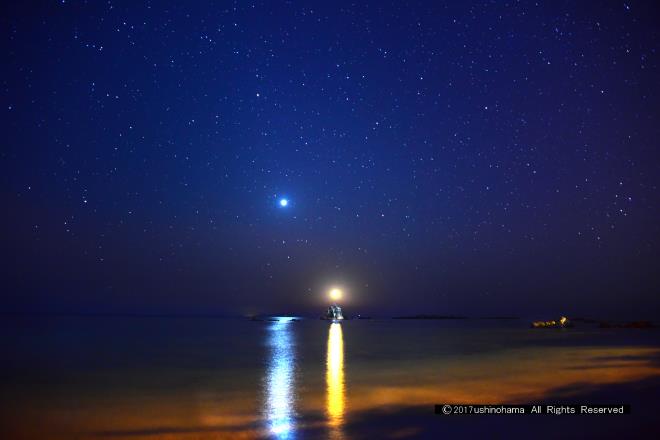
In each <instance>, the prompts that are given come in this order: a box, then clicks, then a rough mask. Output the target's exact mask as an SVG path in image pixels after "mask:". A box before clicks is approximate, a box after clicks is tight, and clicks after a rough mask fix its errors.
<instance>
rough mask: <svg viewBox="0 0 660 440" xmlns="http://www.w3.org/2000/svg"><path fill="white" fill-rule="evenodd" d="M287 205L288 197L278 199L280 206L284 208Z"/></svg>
mask: <svg viewBox="0 0 660 440" xmlns="http://www.w3.org/2000/svg"><path fill="white" fill-rule="evenodd" d="M288 205H289V200H288V199H284V198H283V199H280V206H281V207H282V208H286V207H287V206H288Z"/></svg>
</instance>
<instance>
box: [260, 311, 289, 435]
mask: <svg viewBox="0 0 660 440" xmlns="http://www.w3.org/2000/svg"><path fill="white" fill-rule="evenodd" d="M292 321H293V318H288V317H281V318H278V320H277V321H275V322H272V323H271V324H270V326H269V327H268V332H269V338H268V347H269V349H270V353H269V358H268V372H267V376H266V408H265V412H266V414H265V415H266V419H267V421H268V431H269V434H270V435H272V436H273V437H275V438H279V439H292V438H295V407H294V406H295V397H296V396H295V361H296V359H295V341H294V339H293V334H292V333H293V331H292V329H291V325H292Z"/></svg>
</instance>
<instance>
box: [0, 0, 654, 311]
mask: <svg viewBox="0 0 660 440" xmlns="http://www.w3.org/2000/svg"><path fill="white" fill-rule="evenodd" d="M139 3H142V2H137V1H127V2H114V1H105V2H101V1H99V2H96V1H90V2H79V1H59V2H58V1H51V2H39V3H31V2H29V1H24V2H5V3H4V4H3V5H2V7H1V8H2V14H1V17H2V18H1V23H2V26H1V27H0V28H1V29H2V40H1V41H2V43H1V44H2V68H1V70H0V79H1V91H0V104H1V108H0V112H1V114H2V134H3V141H2V150H1V155H0V171H1V173H0V178H1V183H2V186H1V202H2V210H3V215H2V219H1V230H2V234H1V242H0V244H1V246H2V261H1V266H2V287H1V289H2V292H3V293H2V298H3V299H2V304H1V308H2V309H3V310H4V311H8V312H21V313H23V312H39V313H44V312H56V313H68V312H74V313H182V314H188V313H210V314H225V315H239V314H252V313H307V314H311V315H317V314H319V313H320V312H321V310H322V309H323V306H324V304H327V299H326V297H325V291H326V290H327V288H329V287H330V286H333V285H337V286H341V287H343V288H344V289H345V290H346V299H345V301H344V303H343V305H344V306H345V307H344V308H345V309H346V310H347V312H348V313H349V314H351V313H363V314H373V315H378V314H400V313H438V314H462V315H470V316H480V315H523V316H529V315H541V316H542V317H554V314H557V313H566V314H569V316H574V315H587V316H595V317H600V316H611V315H617V314H620V315H623V314H627V315H630V316H634V317H640V318H642V317H651V318H653V317H656V316H657V312H658V309H660V307H659V304H658V302H659V299H658V294H659V293H660V292H659V288H660V221H659V220H660V206H659V202H660V191H659V188H658V185H659V184H660V151H659V148H658V140H659V139H660V119H659V116H660V112H659V111H660V96H659V94H660V81H659V80H660V75H659V66H658V64H659V57H658V48H659V43H660V35H659V30H660V28H659V27H658V23H659V22H660V7H658V6H656V4H655V2H654V1H648V2H638V1H628V2H622V1H594V2H587V1H584V2H576V1H556V0H552V1H546V2H518V1H508V2H506V1H487V2H475V3H472V4H470V3H469V2H467V1H456V2H449V3H447V4H445V5H442V4H441V2H435V1H434V2H403V1H402V2H399V1H395V2H381V1H376V2H355V3H344V4H341V3H340V2H334V1H321V2H276V1H263V2H226V3H222V2H219V3H215V2H213V3H212V2H202V1H199V2H197V1H195V2H179V1H177V2H170V1H154V2H146V3H142V4H139ZM282 198H285V199H286V200H288V204H287V206H282V205H281V204H280V200H281V199H282Z"/></svg>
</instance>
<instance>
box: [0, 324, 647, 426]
mask: <svg viewBox="0 0 660 440" xmlns="http://www.w3.org/2000/svg"><path fill="white" fill-rule="evenodd" d="M528 325H529V323H528V322H527V321H525V320H394V319H373V320H349V321H344V322H342V323H341V324H338V323H335V324H333V323H330V322H327V321H322V320H317V319H300V320H294V319H290V318H285V317H282V318H279V319H277V320H275V321H250V320H247V319H238V318H237V319H219V318H173V317H49V318H44V317H39V318H35V317H9V318H7V317H5V318H3V319H2V320H1V321H0V331H1V334H2V337H1V339H0V340H2V341H3V347H2V350H1V358H0V362H1V364H0V381H1V383H2V388H1V390H0V391H1V394H0V438H2V439H222V438H276V439H294V438H332V439H353V438H369V439H371V438H440V437H459V438H472V437H477V436H482V437H484V438H502V437H507V438H511V437H512V436H513V437H514V438H515V437H517V436H526V437H534V438H559V437H562V438H567V437H568V438H615V437H618V438H636V437H639V438H644V437H651V438H653V437H655V438H658V436H657V434H658V433H660V423H659V422H658V420H660V400H658V399H660V331H659V330H658V329H648V330H641V329H600V328H597V327H595V326H589V325H586V324H584V325H581V326H580V325H578V326H577V327H575V328H570V329H530V328H529V327H528ZM445 403H448V404H452V403H473V404H485V403H488V404H499V403H533V404H536V403H538V404H542V403H611V404H624V403H626V404H631V405H632V406H631V408H632V411H631V412H632V413H631V414H629V415H616V416H603V415H592V416H584V415H563V416H547V415H542V416H541V415H479V416H474V415H472V416H442V415H435V414H434V404H445Z"/></svg>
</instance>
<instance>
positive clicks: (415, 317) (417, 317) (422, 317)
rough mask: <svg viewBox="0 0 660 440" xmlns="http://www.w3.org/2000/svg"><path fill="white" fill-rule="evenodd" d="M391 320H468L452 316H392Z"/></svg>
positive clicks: (465, 317)
mask: <svg viewBox="0 0 660 440" xmlns="http://www.w3.org/2000/svg"><path fill="white" fill-rule="evenodd" d="M392 319H468V317H467V316H452V315H410V316H393V317H392Z"/></svg>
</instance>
